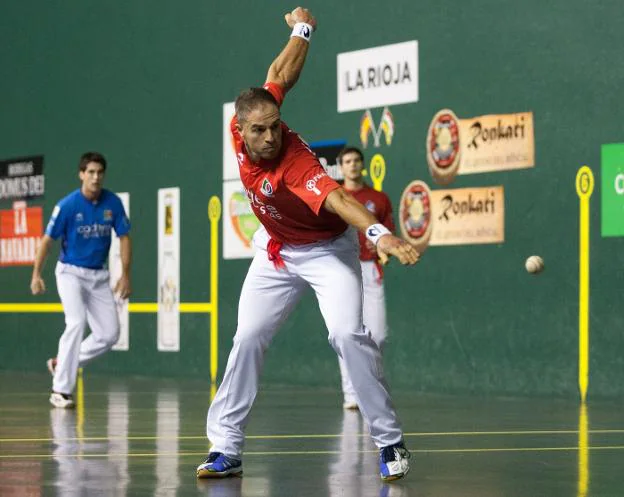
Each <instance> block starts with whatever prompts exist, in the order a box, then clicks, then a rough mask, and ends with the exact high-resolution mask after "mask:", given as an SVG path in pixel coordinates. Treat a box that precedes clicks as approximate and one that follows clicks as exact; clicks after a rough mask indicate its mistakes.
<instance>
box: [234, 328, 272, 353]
mask: <svg viewBox="0 0 624 497" xmlns="http://www.w3.org/2000/svg"><path fill="white" fill-rule="evenodd" d="M270 341H271V336H270V335H269V334H267V333H266V330H261V329H259V328H256V327H243V328H241V327H239V328H238V329H237V330H236V334H235V335H234V343H236V344H238V345H239V346H240V347H252V348H253V347H262V348H266V347H267V346H268V345H269V343H270Z"/></svg>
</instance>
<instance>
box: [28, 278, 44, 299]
mask: <svg viewBox="0 0 624 497" xmlns="http://www.w3.org/2000/svg"><path fill="white" fill-rule="evenodd" d="M30 291H31V292H32V294H33V295H41V294H42V293H45V291H46V287H45V282H44V281H43V278H41V277H40V276H33V278H32V280H30Z"/></svg>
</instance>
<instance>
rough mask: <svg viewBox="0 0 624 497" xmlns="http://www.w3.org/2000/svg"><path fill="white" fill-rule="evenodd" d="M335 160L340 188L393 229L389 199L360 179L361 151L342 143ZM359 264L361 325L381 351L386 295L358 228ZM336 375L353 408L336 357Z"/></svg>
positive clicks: (352, 396) (379, 271) (347, 380)
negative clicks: (339, 175)
mask: <svg viewBox="0 0 624 497" xmlns="http://www.w3.org/2000/svg"><path fill="white" fill-rule="evenodd" d="M338 164H340V169H341V171H342V175H343V176H344V183H343V187H344V189H345V190H346V191H347V192H349V193H350V194H351V195H353V197H354V198H355V199H356V200H357V201H358V202H360V203H361V204H362V205H363V206H364V207H366V209H367V210H368V211H369V212H370V213H371V214H373V215H374V216H375V217H376V218H377V219H379V221H380V222H381V223H382V224H383V225H384V226H385V227H386V228H388V229H389V230H390V231H392V232H394V222H393V221H392V203H391V202H390V199H389V198H388V195H386V194H385V193H383V192H378V191H377V190H375V189H373V188H371V187H370V186H368V185H367V184H366V183H365V182H364V177H363V176H362V170H363V169H364V154H362V151H361V150H360V149H358V148H355V147H346V148H344V149H343V150H342V151H341V152H340V154H338ZM358 236H359V241H360V264H361V266H362V289H363V302H364V304H363V309H362V311H363V317H364V325H365V326H366V327H367V328H368V329H369V330H370V332H371V335H372V338H373V340H374V341H375V343H376V344H377V347H379V351H380V352H383V345H384V342H385V340H386V336H387V334H388V325H387V322H386V296H385V292H384V284H383V269H382V265H381V263H380V262H379V260H378V257H379V256H378V254H377V249H376V247H375V245H374V244H373V243H372V242H370V241H369V240H367V239H366V236H365V235H364V233H362V232H359V233H358ZM338 363H339V364H340V375H341V377H342V392H343V394H344V404H343V406H344V408H345V409H357V408H358V404H357V397H356V395H355V390H354V388H353V383H351V378H349V374H348V372H347V368H346V367H345V365H344V361H343V360H342V359H341V358H340V357H338Z"/></svg>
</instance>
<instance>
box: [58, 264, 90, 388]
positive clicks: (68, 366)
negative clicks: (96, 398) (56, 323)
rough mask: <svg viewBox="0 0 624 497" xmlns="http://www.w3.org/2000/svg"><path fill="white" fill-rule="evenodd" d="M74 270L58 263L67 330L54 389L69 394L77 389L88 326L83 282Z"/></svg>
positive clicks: (62, 344) (60, 346) (59, 291)
mask: <svg viewBox="0 0 624 497" xmlns="http://www.w3.org/2000/svg"><path fill="white" fill-rule="evenodd" d="M70 271H71V268H68V267H67V266H66V265H65V264H62V263H59V264H58V265H57V267H56V287H57V289H58V294H59V297H60V299H61V303H62V304H63V311H64V312H65V331H64V332H63V335H62V336H61V338H60V340H59V347H58V355H57V363H56V369H55V372H54V380H53V382H52V390H53V391H54V392H57V393H61V394H65V395H70V394H71V393H72V392H73V391H74V387H75V386H76V377H77V374H78V364H79V355H80V342H81V341H82V337H83V335H84V329H85V326H86V324H87V311H86V303H85V300H86V299H85V288H84V281H83V280H82V279H81V278H80V277H79V276H78V275H76V274H73V273H72V272H70Z"/></svg>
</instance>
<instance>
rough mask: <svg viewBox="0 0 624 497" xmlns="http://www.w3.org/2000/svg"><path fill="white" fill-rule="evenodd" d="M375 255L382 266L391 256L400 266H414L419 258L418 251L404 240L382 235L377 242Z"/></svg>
mask: <svg viewBox="0 0 624 497" xmlns="http://www.w3.org/2000/svg"><path fill="white" fill-rule="evenodd" d="M377 254H378V255H379V260H380V262H381V263H382V264H386V263H387V262H388V257H389V256H391V255H393V256H394V257H396V258H397V259H399V262H400V263H401V264H405V265H407V264H409V265H412V264H416V263H417V262H418V259H419V258H420V254H419V253H418V251H417V250H416V249H415V248H414V247H413V246H412V245H411V244H410V243H408V242H406V241H405V240H401V239H400V238H398V237H396V236H394V235H384V236H382V237H381V238H380V239H379V241H378V242H377Z"/></svg>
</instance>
